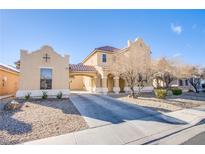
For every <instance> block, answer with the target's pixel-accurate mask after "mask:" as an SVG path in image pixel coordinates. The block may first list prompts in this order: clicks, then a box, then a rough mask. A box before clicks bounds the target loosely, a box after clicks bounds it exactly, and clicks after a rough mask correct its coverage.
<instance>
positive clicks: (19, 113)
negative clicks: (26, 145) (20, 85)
mask: <svg viewBox="0 0 205 154" xmlns="http://www.w3.org/2000/svg"><path fill="white" fill-rule="evenodd" d="M17 101H19V102H21V103H22V106H21V108H20V109H19V110H15V111H5V110H3V109H2V108H1V109H0V144H17V143H22V142H26V141H30V140H35V139H40V138H46V137H50V136H56V135H60V134H65V133H69V132H73V131H78V130H82V129H86V128H88V125H87V124H86V122H85V120H84V119H83V117H81V115H80V113H79V112H78V110H77V109H76V107H75V106H74V105H73V103H72V102H71V101H70V100H69V99H68V98H67V99H61V100H58V99H47V100H41V99H38V100H30V101H23V100H17ZM1 104H4V102H1Z"/></svg>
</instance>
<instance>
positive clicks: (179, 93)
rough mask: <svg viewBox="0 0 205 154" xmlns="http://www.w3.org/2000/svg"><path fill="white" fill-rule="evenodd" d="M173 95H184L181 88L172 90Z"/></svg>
mask: <svg viewBox="0 0 205 154" xmlns="http://www.w3.org/2000/svg"><path fill="white" fill-rule="evenodd" d="M172 94H173V95H181V94H182V90H181V89H179V88H172Z"/></svg>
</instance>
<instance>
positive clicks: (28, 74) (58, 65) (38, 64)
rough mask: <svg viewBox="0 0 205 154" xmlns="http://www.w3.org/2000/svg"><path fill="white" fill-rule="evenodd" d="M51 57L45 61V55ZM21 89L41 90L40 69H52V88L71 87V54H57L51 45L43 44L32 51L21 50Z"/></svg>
mask: <svg viewBox="0 0 205 154" xmlns="http://www.w3.org/2000/svg"><path fill="white" fill-rule="evenodd" d="M46 53H47V54H48V55H49V57H50V59H49V60H48V62H45V60H44V59H43V57H44V56H45V54H46ZM20 61H21V67H20V87H19V89H20V90H40V69H41V68H51V69H52V89H68V88H69V70H68V66H69V56H68V55H65V56H61V55H59V54H57V53H56V52H55V51H54V50H53V49H52V48H51V47H49V46H43V47H42V48H41V49H40V50H37V51H35V52H32V53H28V51H25V50H21V57H20Z"/></svg>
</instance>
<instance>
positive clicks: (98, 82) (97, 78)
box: [94, 76, 101, 93]
mask: <svg viewBox="0 0 205 154" xmlns="http://www.w3.org/2000/svg"><path fill="white" fill-rule="evenodd" d="M94 80H95V92H96V93H100V92H101V85H100V80H101V77H99V76H96V77H94Z"/></svg>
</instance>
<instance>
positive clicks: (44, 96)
mask: <svg viewBox="0 0 205 154" xmlns="http://www.w3.org/2000/svg"><path fill="white" fill-rule="evenodd" d="M42 92H43V95H42V99H47V98H48V95H47V92H46V91H42Z"/></svg>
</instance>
